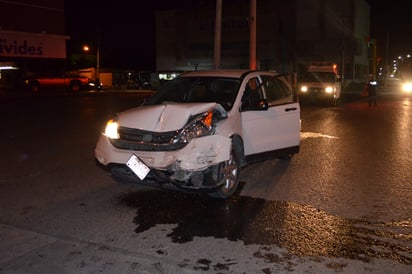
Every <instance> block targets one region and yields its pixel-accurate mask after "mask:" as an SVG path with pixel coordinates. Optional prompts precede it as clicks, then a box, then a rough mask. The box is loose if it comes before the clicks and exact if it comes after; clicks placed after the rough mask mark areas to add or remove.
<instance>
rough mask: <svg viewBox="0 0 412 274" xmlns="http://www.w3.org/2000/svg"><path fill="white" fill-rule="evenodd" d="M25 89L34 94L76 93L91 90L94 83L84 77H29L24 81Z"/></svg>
mask: <svg viewBox="0 0 412 274" xmlns="http://www.w3.org/2000/svg"><path fill="white" fill-rule="evenodd" d="M25 85H26V87H27V88H28V89H29V90H30V91H31V92H34V93H38V92H40V91H44V90H46V89H51V88H53V89H64V90H69V91H71V92H78V91H80V90H82V89H90V88H93V86H94V82H93V81H92V80H91V79H90V78H88V77H84V76H73V75H70V74H68V75H62V76H52V77H50V76H41V77H31V78H29V79H27V80H26V81H25Z"/></svg>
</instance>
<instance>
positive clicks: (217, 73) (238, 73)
mask: <svg viewBox="0 0 412 274" xmlns="http://www.w3.org/2000/svg"><path fill="white" fill-rule="evenodd" d="M249 73H250V74H268V75H276V74H278V73H277V72H275V71H259V70H249V69H215V70H196V71H189V72H185V73H183V74H181V75H180V76H179V77H199V76H202V77H229V78H242V77H244V76H245V75H247V74H249Z"/></svg>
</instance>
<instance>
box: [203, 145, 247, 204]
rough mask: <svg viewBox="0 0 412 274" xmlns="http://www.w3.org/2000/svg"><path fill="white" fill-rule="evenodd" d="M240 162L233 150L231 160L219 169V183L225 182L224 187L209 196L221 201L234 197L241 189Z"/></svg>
mask: <svg viewBox="0 0 412 274" xmlns="http://www.w3.org/2000/svg"><path fill="white" fill-rule="evenodd" d="M239 174H240V160H239V157H238V156H237V154H236V151H235V150H234V149H233V148H232V150H231V153H230V157H229V160H227V161H225V162H223V163H221V164H220V165H219V166H218V167H217V181H218V182H223V184H222V186H220V188H218V189H217V190H216V191H215V192H211V193H209V196H211V197H214V198H219V199H227V198H229V197H230V196H232V195H233V194H234V193H235V192H236V190H237V189H238V187H239Z"/></svg>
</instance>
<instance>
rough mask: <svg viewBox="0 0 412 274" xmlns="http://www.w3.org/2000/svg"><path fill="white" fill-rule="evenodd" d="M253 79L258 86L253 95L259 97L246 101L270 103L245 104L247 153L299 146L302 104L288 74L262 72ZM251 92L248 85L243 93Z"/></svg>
mask: <svg viewBox="0 0 412 274" xmlns="http://www.w3.org/2000/svg"><path fill="white" fill-rule="evenodd" d="M250 80H252V79H249V80H248V81H250ZM253 80H254V81H257V82H258V83H259V87H258V88H257V89H256V90H255V93H254V95H253V96H254V97H256V98H254V99H248V100H249V102H247V104H250V103H251V104H253V101H259V100H263V101H264V102H267V104H268V107H267V108H258V109H256V108H255V109H254V108H253V107H249V108H248V107H246V106H243V105H242V108H241V119H242V134H243V141H244V146H245V155H252V154H256V153H261V152H267V151H274V150H278V149H282V148H288V147H294V146H299V144H300V105H299V103H298V101H297V98H296V96H295V95H294V93H293V91H292V88H291V86H290V85H289V84H288V82H287V81H286V78H285V77H284V76H277V77H272V76H259V77H256V78H254V79H253ZM248 93H249V92H248V91H247V88H246V89H245V93H244V95H243V96H244V97H250V96H248ZM253 96H252V97H253ZM244 101H246V100H245V99H244Z"/></svg>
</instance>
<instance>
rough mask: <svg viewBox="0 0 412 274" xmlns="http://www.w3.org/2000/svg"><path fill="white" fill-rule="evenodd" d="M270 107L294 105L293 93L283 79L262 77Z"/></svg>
mask: <svg viewBox="0 0 412 274" xmlns="http://www.w3.org/2000/svg"><path fill="white" fill-rule="evenodd" d="M262 78H263V81H264V84H263V86H264V88H265V92H266V99H267V101H268V104H269V106H274V105H280V104H286V103H292V102H293V92H292V89H291V87H290V86H289V85H287V84H286V83H285V82H284V81H283V80H282V79H283V78H281V77H269V76H262Z"/></svg>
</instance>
